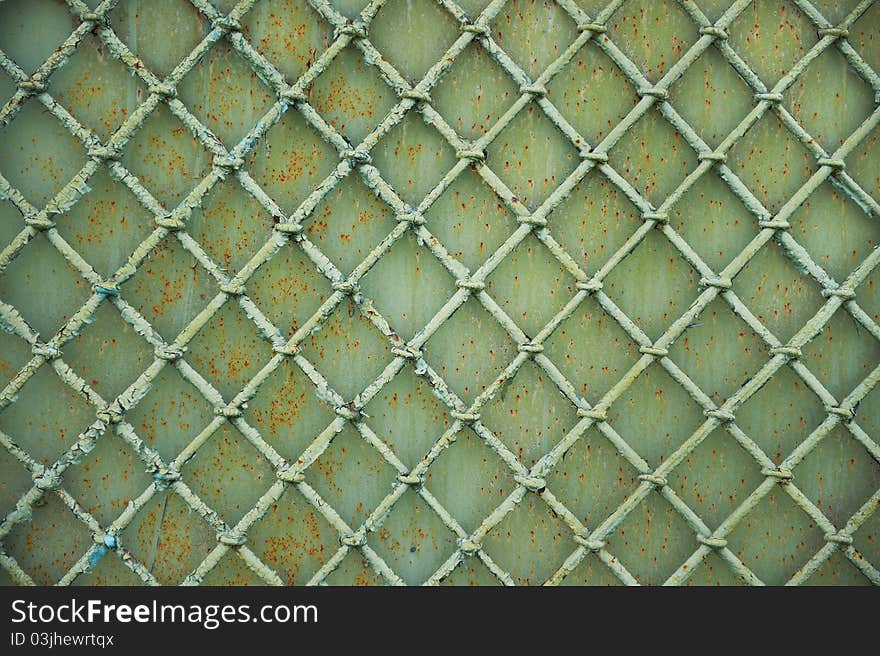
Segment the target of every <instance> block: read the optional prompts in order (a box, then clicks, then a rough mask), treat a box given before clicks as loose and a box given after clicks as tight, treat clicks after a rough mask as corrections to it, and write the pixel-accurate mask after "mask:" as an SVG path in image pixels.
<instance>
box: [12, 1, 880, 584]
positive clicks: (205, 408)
mask: <svg viewBox="0 0 880 656" xmlns="http://www.w3.org/2000/svg"><path fill="white" fill-rule="evenodd" d="M227 15H228V18H227ZM878 28H880V4H878V3H875V2H871V1H870V0H866V1H864V2H861V3H857V2H855V1H853V0H827V1H821V2H820V1H813V2H807V0H797V1H796V2H790V3H789V2H771V1H769V0H767V1H765V0H755V1H753V2H749V1H746V0H743V1H740V2H735V3H733V4H731V3H729V2H726V1H716V0H698V1H696V2H689V1H681V2H673V1H671V0H665V1H663V2H656V1H648V0H645V1H639V0H632V1H630V0H627V1H626V2H621V1H615V2H612V3H611V4H610V5H608V6H604V4H603V3H602V2H594V1H593V0H580V1H578V2H575V1H574V0H565V1H561V2H558V3H556V2H552V1H551V0H531V1H523V0H506V1H504V0H495V1H493V2H491V3H487V2H485V1H483V0H462V1H460V2H458V3H457V4H456V3H454V2H452V1H451V0H444V1H443V2H437V1H434V0H406V1H405V2H404V0H388V1H385V2H383V1H382V0H376V1H375V2H372V3H370V4H367V5H365V3H364V2H363V1H362V0H338V1H335V2H325V1H324V0H311V2H310V3H309V2H306V1H305V0H244V1H243V2H240V3H238V4H237V5H236V3H234V2H232V1H231V0H225V1H220V0H217V1H215V2H207V1H206V0H192V1H190V0H119V1H113V0H107V1H105V2H102V3H100V4H99V3H98V1H97V0H89V1H88V2H82V1H80V0H68V1H67V2H62V1H61V0H5V1H3V2H0V95H2V98H3V102H4V103H5V104H4V105H3V107H2V110H0V124H2V127H0V192H2V200H0V326H2V327H3V328H4V330H3V331H0V388H2V391H0V447H2V448H0V517H5V519H4V520H3V521H2V523H0V565H2V567H0V583H16V584H30V583H36V584H50V583H56V582H61V583H64V584H91V585H95V584H97V585H109V584H140V583H160V584H176V583H181V582H186V583H190V584H198V583H203V584H221V585H228V584H248V583H266V582H268V583H278V584H305V583H328V584H346V585H347V584H383V583H423V582H429V583H445V584H456V585H464V584H478V585H482V584H498V583H502V584H540V583H544V582H547V581H549V582H551V583H563V584H614V583H642V584H660V583H664V582H667V583H676V584H683V583H686V584H713V585H714V584H734V583H752V584H757V583H762V582H763V583H768V584H781V583H785V582H787V581H790V582H793V583H808V584H863V583H864V584H867V583H871V582H873V583H875V584H876V583H880V571H878V569H880V513H877V512H875V511H876V509H877V506H878V504H880V490H878V488H880V464H878V462H880V446H878V435H880V397H878V394H880V392H878V391H877V390H876V387H875V386H876V383H877V382H878V379H880V341H878V340H880V326H878V323H877V322H878V321H880V316H878V315H880V296H878V293H880V292H878V287H880V285H876V284H875V281H876V278H877V276H878V273H877V271H876V268H875V266H876V264H877V262H878V258H880V254H878V251H877V250H876V245H877V239H878V236H880V228H878V225H877V219H878V212H880V205H878V201H880V175H878V171H880V154H878V153H880V149H878V139H880V128H878V127H877V124H878V122H880V109H878V101H880V78H878V76H877V73H876V71H878V70H880V31H878ZM300 225H301V226H302V230H301V231H300V230H299V227H300Z"/></svg>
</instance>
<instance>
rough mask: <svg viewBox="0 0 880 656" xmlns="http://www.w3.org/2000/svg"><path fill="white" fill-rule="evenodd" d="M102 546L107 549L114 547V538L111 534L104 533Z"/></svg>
mask: <svg viewBox="0 0 880 656" xmlns="http://www.w3.org/2000/svg"><path fill="white" fill-rule="evenodd" d="M104 546H105V547H107V548H108V549H114V548H115V547H116V536H115V535H113V534H112V533H104Z"/></svg>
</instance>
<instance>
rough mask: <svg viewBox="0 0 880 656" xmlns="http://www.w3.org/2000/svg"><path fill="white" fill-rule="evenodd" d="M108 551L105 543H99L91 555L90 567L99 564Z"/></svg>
mask: <svg viewBox="0 0 880 656" xmlns="http://www.w3.org/2000/svg"><path fill="white" fill-rule="evenodd" d="M106 553H107V547H105V546H104V545H103V544H99V545H98V548H97V549H95V550H94V551H93V552H92V553H91V554H90V555H89V567H94V566H95V565H97V564H98V561H99V560H101V559H102V558H103V557H104V556H105V554H106Z"/></svg>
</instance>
